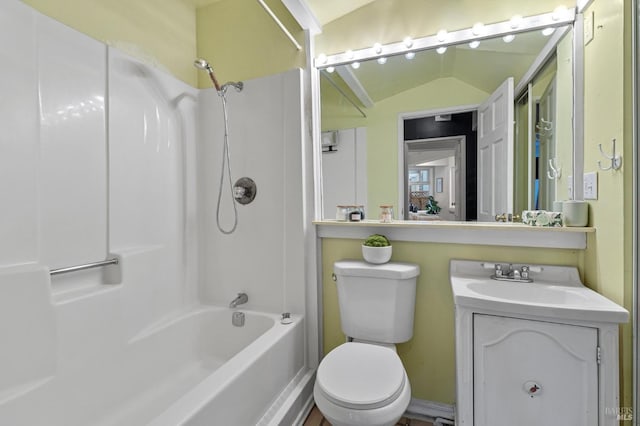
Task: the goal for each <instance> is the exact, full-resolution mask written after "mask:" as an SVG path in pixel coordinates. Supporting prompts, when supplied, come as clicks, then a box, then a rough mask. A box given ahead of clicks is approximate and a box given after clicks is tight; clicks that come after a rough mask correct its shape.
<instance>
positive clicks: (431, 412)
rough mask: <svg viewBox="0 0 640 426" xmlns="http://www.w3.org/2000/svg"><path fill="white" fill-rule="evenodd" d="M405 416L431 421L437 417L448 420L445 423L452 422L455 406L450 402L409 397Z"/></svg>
mask: <svg viewBox="0 0 640 426" xmlns="http://www.w3.org/2000/svg"><path fill="white" fill-rule="evenodd" d="M405 416H407V417H409V418H415V419H417V420H428V421H431V422H433V421H436V420H438V419H442V420H448V422H446V423H445V424H452V423H451V422H453V421H454V418H455V408H454V406H453V405H450V404H443V403H441V402H435V401H427V400H424V399H417V398H411V402H410V403H409V407H407V411H406V412H405Z"/></svg>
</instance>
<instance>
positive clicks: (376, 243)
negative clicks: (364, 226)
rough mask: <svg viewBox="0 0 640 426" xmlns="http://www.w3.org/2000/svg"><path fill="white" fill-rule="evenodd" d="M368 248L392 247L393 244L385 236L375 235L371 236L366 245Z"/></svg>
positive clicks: (365, 242) (365, 241)
mask: <svg viewBox="0 0 640 426" xmlns="http://www.w3.org/2000/svg"><path fill="white" fill-rule="evenodd" d="M363 245H365V246H367V247H387V246H390V245H391V242H389V240H388V239H387V237H385V236H384V235H380V234H373V235H369V236H368V237H367V239H366V240H364V244H363Z"/></svg>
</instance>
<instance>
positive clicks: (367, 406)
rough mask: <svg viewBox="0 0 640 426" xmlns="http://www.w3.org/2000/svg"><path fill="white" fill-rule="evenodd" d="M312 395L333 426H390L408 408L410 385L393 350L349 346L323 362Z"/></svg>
mask: <svg viewBox="0 0 640 426" xmlns="http://www.w3.org/2000/svg"><path fill="white" fill-rule="evenodd" d="M313 394H314V399H315V402H316V405H317V406H318V409H319V410H320V411H321V412H322V414H323V415H324V417H325V418H326V419H327V420H328V421H329V422H330V423H331V424H332V425H333V426H386V425H389V426H391V425H395V424H396V422H397V421H398V420H399V419H400V418H401V417H402V415H403V413H404V412H405V410H406V409H407V407H408V406H409V402H410V400H411V385H410V384H409V379H408V377H407V374H406V372H405V370H404V366H403V365H402V362H401V361H400V358H399V357H398V354H397V353H396V352H395V351H394V350H393V349H390V348H388V347H384V346H378V345H375V344H369V343H359V342H349V343H344V344H342V345H340V346H338V347H337V348H335V349H334V350H332V351H331V352H329V353H328V354H327V356H325V358H324V359H323V360H322V362H321V363H320V366H319V367H318V372H317V376H316V383H315V386H314V391H313Z"/></svg>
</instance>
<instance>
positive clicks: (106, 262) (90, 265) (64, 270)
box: [49, 257, 119, 275]
mask: <svg viewBox="0 0 640 426" xmlns="http://www.w3.org/2000/svg"><path fill="white" fill-rule="evenodd" d="M118 263H119V260H118V258H117V257H114V258H113V259H107V260H101V261H100V262H93V263H85V264H84V265H78V266H69V267H67V268H59V269H52V270H51V271H50V272H49V274H51V275H58V274H66V273H67V272H75V271H82V270H84V269H91V268H97V267H99V266H106V265H117V264H118Z"/></svg>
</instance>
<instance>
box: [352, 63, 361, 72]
mask: <svg viewBox="0 0 640 426" xmlns="http://www.w3.org/2000/svg"><path fill="white" fill-rule="evenodd" d="M351 68H353V69H354V70H357V69H358V68H360V62H357V61H356V62H353V63H352V64H351Z"/></svg>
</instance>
